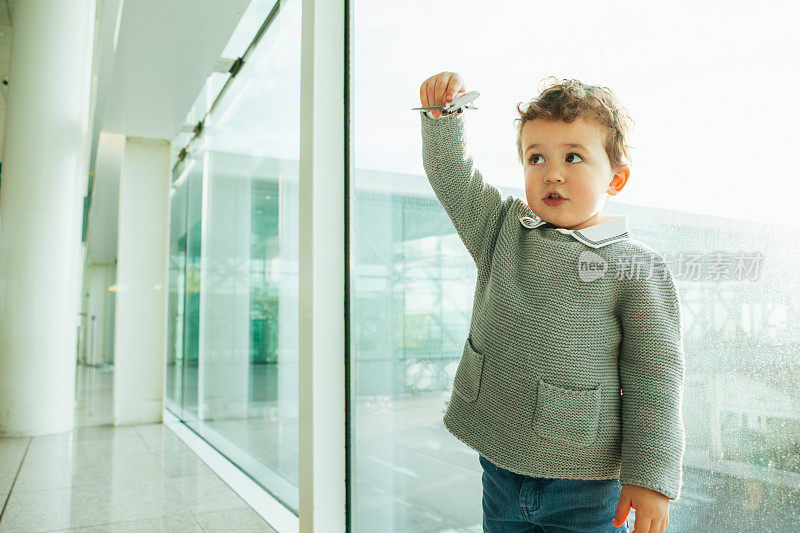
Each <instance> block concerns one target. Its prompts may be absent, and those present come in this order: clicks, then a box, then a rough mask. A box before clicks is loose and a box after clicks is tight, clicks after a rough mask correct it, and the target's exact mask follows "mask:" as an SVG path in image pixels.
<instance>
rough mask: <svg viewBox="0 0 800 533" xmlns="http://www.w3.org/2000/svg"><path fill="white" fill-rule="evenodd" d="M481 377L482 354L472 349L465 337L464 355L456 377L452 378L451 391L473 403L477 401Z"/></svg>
mask: <svg viewBox="0 0 800 533" xmlns="http://www.w3.org/2000/svg"><path fill="white" fill-rule="evenodd" d="M482 377H483V354H481V353H478V352H476V351H475V349H474V348H473V347H472V341H471V340H470V339H469V337H467V342H466V344H464V353H463V354H462V355H461V361H460V362H459V363H458V368H457V369H456V375H455V377H454V378H453V391H454V392H455V393H456V394H458V395H459V397H461V398H462V399H463V400H464V401H467V402H470V403H471V402H474V401H475V400H477V399H478V393H479V392H480V389H481V378H482Z"/></svg>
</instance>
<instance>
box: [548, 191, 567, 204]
mask: <svg viewBox="0 0 800 533" xmlns="http://www.w3.org/2000/svg"><path fill="white" fill-rule="evenodd" d="M542 201H543V202H544V203H545V205H548V206H550V207H556V206H559V205H561V204H563V203H564V202H566V201H567V199H566V198H564V197H563V196H561V195H560V194H558V193H550V194H549V195H547V196H545V197H544V198H542Z"/></svg>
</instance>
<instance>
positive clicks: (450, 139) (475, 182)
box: [420, 111, 513, 269]
mask: <svg viewBox="0 0 800 533" xmlns="http://www.w3.org/2000/svg"><path fill="white" fill-rule="evenodd" d="M420 119H421V120H422V162H423V166H424V168H425V173H426V174H427V176H428V180H429V181H430V183H431V187H432V188H433V191H434V193H435V194H436V197H437V198H438V199H439V202H441V204H442V206H443V207H444V210H445V211H446V212H447V215H448V216H449V217H450V220H451V221H452V222H453V226H455V229H456V232H457V233H458V236H459V237H460V238H461V240H462V241H463V242H464V245H465V246H466V247H467V251H469V254H470V255H471V256H472V259H473V260H474V261H475V264H476V265H477V266H478V268H479V269H480V268H481V267H482V266H484V265H485V264H486V263H487V262H488V261H489V260H490V259H491V251H492V249H493V247H494V244H495V241H496V239H497V234H498V232H499V230H500V226H501V222H502V219H503V212H504V211H505V210H506V209H507V208H508V206H509V205H510V204H511V201H512V200H513V196H510V195H509V196H508V197H507V198H506V202H502V201H501V199H500V191H499V190H498V189H497V188H496V187H494V186H492V185H490V184H488V183H486V182H484V180H483V177H482V175H481V173H480V171H479V170H478V169H476V168H475V165H474V162H473V159H472V155H471V154H470V153H469V150H468V148H467V140H466V138H465V134H464V113H454V114H451V115H445V116H442V117H441V118H430V117H429V116H427V115H426V113H425V112H424V111H420Z"/></svg>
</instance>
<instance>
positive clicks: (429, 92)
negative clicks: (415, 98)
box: [425, 79, 438, 117]
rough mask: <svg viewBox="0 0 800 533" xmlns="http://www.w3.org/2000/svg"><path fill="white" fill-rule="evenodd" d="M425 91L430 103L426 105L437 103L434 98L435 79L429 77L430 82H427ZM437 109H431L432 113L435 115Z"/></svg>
mask: <svg viewBox="0 0 800 533" xmlns="http://www.w3.org/2000/svg"><path fill="white" fill-rule="evenodd" d="M425 91H426V93H427V95H428V105H427V106H425V107H429V106H433V105H436V104H435V103H434V100H433V80H432V79H429V80H428V82H427V83H426V84H425ZM437 111H438V110H437V109H431V114H432V115H433V116H434V117H435V116H436V112H437Z"/></svg>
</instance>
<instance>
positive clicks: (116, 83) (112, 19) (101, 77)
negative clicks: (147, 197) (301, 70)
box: [0, 0, 266, 264]
mask: <svg viewBox="0 0 800 533" xmlns="http://www.w3.org/2000/svg"><path fill="white" fill-rule="evenodd" d="M6 1H7V0H0V2H2V3H0V24H2V21H3V17H5V16H7V15H5V14H4V12H5V11H6V9H5V6H4V5H3V3H5V2H6ZM248 4H250V0H225V1H224V2H220V1H219V0H169V1H168V2H165V1H164V0H127V1H126V0H97V13H96V22H97V26H96V31H95V49H94V60H93V67H92V70H93V83H94V84H96V87H95V92H94V95H95V96H94V100H93V101H92V106H93V109H94V115H93V118H94V123H93V132H92V157H91V169H90V170H91V171H93V172H94V173H95V186H94V191H93V200H92V206H91V210H90V214H89V230H88V235H87V245H88V246H87V258H86V262H87V264H89V263H109V264H111V263H113V262H114V259H115V257H116V249H117V241H116V234H117V204H118V190H119V174H120V168H121V160H122V155H123V147H124V137H125V136H131V137H146V138H153V139H165V140H172V138H173V137H174V136H175V135H176V134H177V132H178V131H179V130H180V129H181V126H182V123H183V119H184V118H185V117H186V114H187V113H188V111H189V109H190V108H191V106H192V104H193V102H194V101H195V99H196V97H197V95H198V94H199V93H200V90H201V89H202V87H203V84H204V83H205V81H206V79H207V78H208V76H209V75H211V73H212V72H214V70H215V68H216V66H217V63H218V61H219V59H220V56H221V54H222V51H223V50H224V48H225V45H226V44H227V42H228V40H229V38H230V37H231V35H232V34H233V32H234V30H235V28H236V26H237V24H238V22H239V20H240V19H241V18H242V15H243V14H244V12H245V10H246V9H247V6H248ZM265 17H266V13H265ZM231 59H235V58H231Z"/></svg>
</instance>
